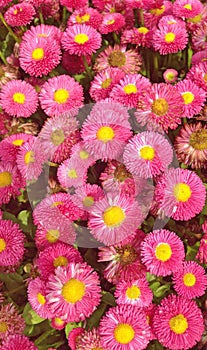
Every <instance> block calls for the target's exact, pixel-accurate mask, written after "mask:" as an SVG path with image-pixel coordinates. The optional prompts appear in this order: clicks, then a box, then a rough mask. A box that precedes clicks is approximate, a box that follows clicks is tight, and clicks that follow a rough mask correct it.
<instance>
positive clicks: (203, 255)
mask: <svg viewBox="0 0 207 350" xmlns="http://www.w3.org/2000/svg"><path fill="white" fill-rule="evenodd" d="M206 225H207V223H206ZM204 232H205V231H204ZM196 259H197V260H198V261H199V262H200V263H201V264H207V232H205V234H204V235H203V237H202V238H201V240H200V245H199V248H198V252H197V254H196Z"/></svg>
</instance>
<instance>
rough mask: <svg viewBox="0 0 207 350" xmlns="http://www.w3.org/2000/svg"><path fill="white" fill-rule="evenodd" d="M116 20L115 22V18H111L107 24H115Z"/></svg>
mask: <svg viewBox="0 0 207 350" xmlns="http://www.w3.org/2000/svg"><path fill="white" fill-rule="evenodd" d="M114 22H115V19H111V20H110V21H107V23H106V24H108V25H111V24H114Z"/></svg>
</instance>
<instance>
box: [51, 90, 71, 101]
mask: <svg viewBox="0 0 207 350" xmlns="http://www.w3.org/2000/svg"><path fill="white" fill-rule="evenodd" d="M68 98H69V92H68V91H67V90H66V89H59V90H56V91H55V92H54V100H55V102H57V103H58V104H63V103H65V102H66V101H67V100H68Z"/></svg>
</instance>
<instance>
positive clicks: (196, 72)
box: [186, 61, 207, 92]
mask: <svg viewBox="0 0 207 350" xmlns="http://www.w3.org/2000/svg"><path fill="white" fill-rule="evenodd" d="M186 78H187V79H191V80H192V81H193V82H194V83H195V84H197V85H198V86H199V87H200V88H202V89H203V90H205V91H206V92H207V62H205V61H203V62H200V63H198V64H196V65H195V66H192V68H191V69H190V70H189V72H188V73H187V76H186Z"/></svg>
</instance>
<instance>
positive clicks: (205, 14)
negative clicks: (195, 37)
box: [186, 3, 207, 33]
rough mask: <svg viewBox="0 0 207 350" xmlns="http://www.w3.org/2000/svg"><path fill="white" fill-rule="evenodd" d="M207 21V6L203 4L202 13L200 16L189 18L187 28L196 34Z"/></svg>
mask: <svg viewBox="0 0 207 350" xmlns="http://www.w3.org/2000/svg"><path fill="white" fill-rule="evenodd" d="M206 19H207V6H206V4H205V3H203V8H202V11H201V12H200V13H199V15H197V16H195V17H192V18H187V21H186V26H187V29H188V31H189V32H190V33H194V32H195V31H196V30H197V29H199V28H200V27H201V26H202V25H203V24H205V22H206Z"/></svg>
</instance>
